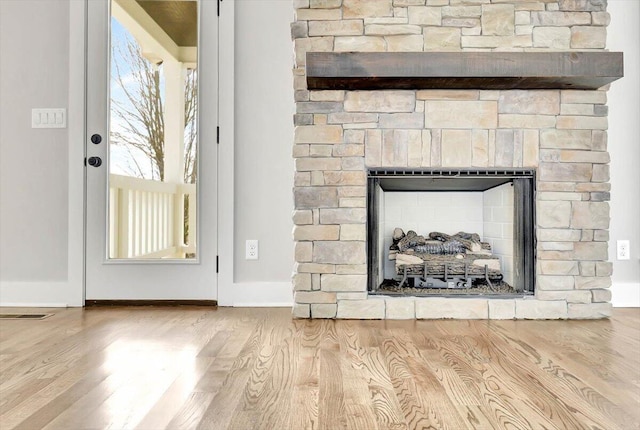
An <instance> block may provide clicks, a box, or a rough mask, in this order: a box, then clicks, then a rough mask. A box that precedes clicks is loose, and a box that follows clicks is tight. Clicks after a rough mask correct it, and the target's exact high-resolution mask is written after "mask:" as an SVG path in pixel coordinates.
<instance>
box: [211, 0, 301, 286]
mask: <svg viewBox="0 0 640 430" xmlns="http://www.w3.org/2000/svg"><path fill="white" fill-rule="evenodd" d="M235 4H236V7H235V34H236V42H235V216H234V223H235V226H234V230H235V231H234V245H235V246H234V251H235V252H234V254H235V255H234V281H235V282H239V283H243V282H244V283H246V282H269V281H276V282H290V280H291V271H292V269H293V239H292V236H291V232H292V229H293V222H292V220H291V212H292V210H293V197H292V191H291V189H292V187H293V159H292V156H291V143H292V141H293V113H294V108H295V106H294V100H293V76H292V72H291V70H292V68H293V48H292V46H293V45H292V42H291V36H290V30H289V28H290V27H289V26H290V24H291V21H292V20H293V5H292V3H291V1H282V0H241V1H236V2H235ZM221 109H224V106H223V107H221ZM221 162H224V160H221ZM222 192H223V191H222ZM220 228H225V227H224V226H221V227H220ZM247 239H258V240H259V241H260V246H259V252H260V259H259V260H257V261H249V260H245V241H246V240H247ZM220 252H221V253H224V249H222V250H220Z"/></svg>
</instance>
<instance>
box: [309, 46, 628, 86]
mask: <svg viewBox="0 0 640 430" xmlns="http://www.w3.org/2000/svg"><path fill="white" fill-rule="evenodd" d="M622 76H623V61H622V52H359V53H351V52H350V53H330V52H308V53H307V87H308V89H310V90H380V89H484V90H504V89H527V90H531V89H579V90H595V89H598V88H600V87H602V86H604V85H607V84H609V83H610V82H613V81H615V80H617V79H620V78H621V77H622Z"/></svg>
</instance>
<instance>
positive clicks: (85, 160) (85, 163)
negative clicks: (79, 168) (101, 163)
mask: <svg viewBox="0 0 640 430" xmlns="http://www.w3.org/2000/svg"><path fill="white" fill-rule="evenodd" d="M84 166H85V167H87V157H84Z"/></svg>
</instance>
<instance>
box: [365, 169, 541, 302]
mask: <svg viewBox="0 0 640 430" xmlns="http://www.w3.org/2000/svg"><path fill="white" fill-rule="evenodd" d="M534 183H535V172H534V171H533V170H508V171H506V170H504V171H503V170H479V169H478V170H442V169H440V170H414V169H393V170H386V169H385V170H370V171H369V172H368V190H367V193H368V205H367V208H368V219H367V222H368V228H367V234H368V236H367V244H368V276H369V279H368V280H369V291H370V293H372V294H391V295H396V294H400V295H464V294H467V295H507V296H509V295H520V296H522V295H523V294H532V293H533V291H534V278H535V277H534V274H535V237H534V225H535V223H534V216H535V213H534Z"/></svg>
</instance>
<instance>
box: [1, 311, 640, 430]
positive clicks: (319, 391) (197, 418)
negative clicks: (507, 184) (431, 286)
mask: <svg viewBox="0 0 640 430" xmlns="http://www.w3.org/2000/svg"><path fill="white" fill-rule="evenodd" d="M6 311H8V310H7V309H4V310H2V312H6ZM21 311H25V312H26V311H31V312H32V313H37V312H40V313H42V312H52V313H54V315H53V316H51V317H49V318H47V319H45V320H41V321H31V320H26V321H25V320H3V321H0V429H2V430H10V429H20V430H22V429H29V430H31V429H47V430H53V429H65V430H69V429H149V430H156V429H214V430H215V429H270V430H271V429H278V430H279V429H294V430H297V429H332V430H333V429H364V430H370V429H381V430H382V429H452V430H459V429H605V430H613V429H620V430H633V429H640V309H614V313H613V317H612V318H611V319H610V320H598V321H462V320H437V321H429V320H420V321H348V320H344V321H333V320H311V321H310V320H293V319H292V318H291V312H290V310H289V309H282V308H280V309H230V308H207V307H187V306H185V307H104V308H88V309H47V310H43V309H37V310H35V309H31V310H25V309H22V310H21Z"/></svg>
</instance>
